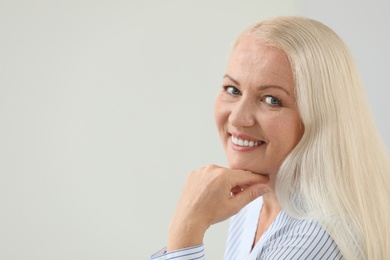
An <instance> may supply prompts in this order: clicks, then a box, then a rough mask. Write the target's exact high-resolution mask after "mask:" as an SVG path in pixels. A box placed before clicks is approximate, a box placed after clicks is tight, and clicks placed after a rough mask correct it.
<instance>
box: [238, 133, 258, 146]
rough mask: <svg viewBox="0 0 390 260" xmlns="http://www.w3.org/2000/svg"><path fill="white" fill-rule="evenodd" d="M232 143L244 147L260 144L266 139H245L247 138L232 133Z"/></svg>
mask: <svg viewBox="0 0 390 260" xmlns="http://www.w3.org/2000/svg"><path fill="white" fill-rule="evenodd" d="M232 143H233V144H235V145H238V146H243V147H255V146H259V145H261V144H264V143H265V142H264V141H253V140H245V139H240V138H238V137H235V136H234V135H232Z"/></svg>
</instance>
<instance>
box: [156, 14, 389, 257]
mask: <svg viewBox="0 0 390 260" xmlns="http://www.w3.org/2000/svg"><path fill="white" fill-rule="evenodd" d="M215 119H216V124H217V128H218V131H219V134H220V137H221V140H222V143H223V145H224V148H225V151H226V155H227V160H228V164H229V169H225V168H222V167H218V166H207V167H204V168H202V169H200V170H198V171H195V172H193V173H191V174H190V175H189V176H188V179H187V182H186V184H185V187H184V190H183V194H182V197H181V199H180V201H179V203H178V205H177V208H176V210H175V213H174V215H173V217H172V220H171V224H170V227H169V237H168V246H167V248H166V249H164V250H163V251H162V252H159V253H157V254H155V255H154V256H152V259H173V258H174V259H203V258H204V246H203V244H202V240H203V236H204V234H205V232H206V230H207V228H208V227H209V226H210V225H212V224H215V223H218V222H220V221H223V220H225V219H227V218H229V217H231V216H233V215H234V216H233V218H232V220H231V224H230V229H229V237H228V242H227V248H226V253H225V259H389V257H390V192H389V190H390V189H389V188H388V187H390V160H389V156H388V152H387V150H386V148H385V147H384V145H383V143H382V141H381V139H380V137H379V134H378V131H377V129H376V127H375V124H374V122H373V119H372V116H371V114H370V109H369V106H368V103H367V100H366V97H365V94H364V90H363V87H362V83H361V81H360V80H359V77H358V73H357V70H356V68H355V65H354V63H353V61H352V58H351V56H350V54H349V52H348V50H347V48H346V47H345V45H344V43H343V42H342V41H341V40H340V38H339V37H338V36H337V35H336V34H335V33H334V32H333V31H332V30H331V29H329V28H328V27H326V26H325V25H323V24H321V23H319V22H317V21H314V20H310V19H307V18H300V17H279V18H275V19H271V20H267V21H264V22H261V23H258V24H255V25H253V26H251V27H249V28H248V29H247V30H245V31H244V32H243V33H242V34H241V35H240V36H239V37H238V39H237V41H236V43H235V45H234V48H233V51H232V54H231V58H230V61H229V64H228V67H227V72H226V74H225V76H224V77H223V87H222V89H221V92H220V94H219V96H218V97H217V100H216V105H215ZM260 196H261V197H260Z"/></svg>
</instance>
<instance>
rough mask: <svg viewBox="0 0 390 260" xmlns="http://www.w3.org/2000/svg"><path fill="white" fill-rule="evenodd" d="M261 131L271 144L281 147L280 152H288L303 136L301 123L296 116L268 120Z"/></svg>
mask: <svg viewBox="0 0 390 260" xmlns="http://www.w3.org/2000/svg"><path fill="white" fill-rule="evenodd" d="M263 130H264V132H266V135H267V136H266V137H267V138H268V139H269V141H270V142H271V143H274V144H278V145H281V146H282V147H280V148H281V150H288V151H287V152H290V151H291V150H292V149H293V148H294V147H295V145H296V144H297V143H298V142H299V140H300V139H301V137H302V134H303V127H301V121H300V119H299V117H297V116H296V115H291V116H281V117H273V118H268V120H267V123H266V124H263Z"/></svg>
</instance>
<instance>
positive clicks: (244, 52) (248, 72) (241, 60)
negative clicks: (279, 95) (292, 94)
mask: <svg viewBox="0 0 390 260" xmlns="http://www.w3.org/2000/svg"><path fill="white" fill-rule="evenodd" d="M227 74H229V75H230V76H232V77H233V78H235V79H237V80H238V81H239V82H246V83H250V82H251V83H256V84H272V85H275V84H276V85H280V86H284V87H286V88H291V89H290V90H292V88H293V75H292V70H291V66H290V62H289V60H288V58H287V55H286V54H285V53H284V52H283V51H282V50H280V49H278V48H276V47H273V46H268V45H266V44H264V43H263V42H261V41H259V40H256V39H254V38H253V37H250V36H248V37H245V38H243V39H241V40H240V41H239V42H238V43H237V44H236V46H235V47H234V49H233V51H232V54H231V57H230V60H229V63H228V67H227Z"/></svg>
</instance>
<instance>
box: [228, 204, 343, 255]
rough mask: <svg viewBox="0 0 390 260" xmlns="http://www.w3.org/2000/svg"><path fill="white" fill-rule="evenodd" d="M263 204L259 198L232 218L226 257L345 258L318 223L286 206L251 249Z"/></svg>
mask: <svg viewBox="0 0 390 260" xmlns="http://www.w3.org/2000/svg"><path fill="white" fill-rule="evenodd" d="M261 207H262V199H261V198H259V199H257V200H255V201H253V202H251V203H250V204H249V205H248V206H246V207H245V208H244V209H243V210H242V211H240V212H239V213H238V214H237V215H235V216H234V217H233V218H232V219H231V222H230V227H229V237H228V241H227V245H226V251H225V260H236V259H240V260H252V259H253V260H255V259H256V260H258V259H260V260H263V259H290V260H291V259H343V256H342V255H341V253H340V250H339V249H338V248H337V245H336V244H335V243H334V241H333V239H332V238H331V237H330V235H329V234H328V233H327V232H326V231H325V230H324V229H323V228H322V227H321V226H320V225H319V224H318V223H316V222H315V221H313V220H298V219H294V218H292V217H291V216H289V215H287V213H286V212H285V211H283V210H282V211H281V212H280V213H279V215H278V216H277V217H276V219H275V220H274V222H273V223H272V224H271V226H270V227H269V228H268V229H267V230H266V232H264V234H263V235H262V236H261V238H260V239H259V241H258V242H257V243H256V245H255V246H254V248H253V250H251V248H252V245H253V240H254V237H255V234H256V229H257V223H258V219H259V214H260V209H261Z"/></svg>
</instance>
